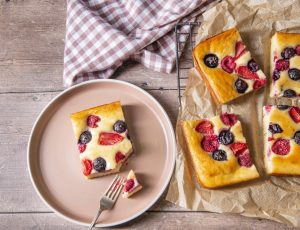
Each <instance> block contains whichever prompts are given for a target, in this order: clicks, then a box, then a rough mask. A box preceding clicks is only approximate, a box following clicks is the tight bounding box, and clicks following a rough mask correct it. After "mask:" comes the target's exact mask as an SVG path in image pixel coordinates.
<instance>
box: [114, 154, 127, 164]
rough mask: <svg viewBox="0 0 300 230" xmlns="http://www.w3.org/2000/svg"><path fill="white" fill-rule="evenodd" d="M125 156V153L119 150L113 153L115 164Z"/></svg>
mask: <svg viewBox="0 0 300 230" xmlns="http://www.w3.org/2000/svg"><path fill="white" fill-rule="evenodd" d="M124 158H125V155H124V154H123V153H121V152H117V153H116V155H115V159H116V162H117V164H118V163H119V162H120V161H122V160H123V159H124Z"/></svg>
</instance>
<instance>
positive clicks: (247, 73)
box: [237, 66, 259, 79]
mask: <svg viewBox="0 0 300 230" xmlns="http://www.w3.org/2000/svg"><path fill="white" fill-rule="evenodd" d="M237 74H238V75H239V76H240V77H242V78H244V79H259V78H258V76H257V74H256V73H253V72H252V71H251V70H250V69H248V67H247V66H240V67H239V68H238V69H237Z"/></svg>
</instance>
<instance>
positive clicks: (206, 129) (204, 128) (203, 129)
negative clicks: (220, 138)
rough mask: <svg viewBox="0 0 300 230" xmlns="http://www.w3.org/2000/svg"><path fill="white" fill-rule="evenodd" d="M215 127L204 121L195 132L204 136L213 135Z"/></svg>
mask: <svg viewBox="0 0 300 230" xmlns="http://www.w3.org/2000/svg"><path fill="white" fill-rule="evenodd" d="M213 129H214V126H213V124H212V123H211V122H210V121H207V120H203V121H201V122H200V123H199V124H198V125H197V126H196V128H195V130H196V131H197V132H199V133H202V134H212V133H213V132H214V130H213Z"/></svg>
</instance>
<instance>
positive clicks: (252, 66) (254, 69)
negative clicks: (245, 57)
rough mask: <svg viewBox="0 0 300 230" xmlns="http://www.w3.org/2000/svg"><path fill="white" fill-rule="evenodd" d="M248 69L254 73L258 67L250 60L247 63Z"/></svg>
mask: <svg viewBox="0 0 300 230" xmlns="http://www.w3.org/2000/svg"><path fill="white" fill-rule="evenodd" d="M247 66H248V69H250V71H251V72H256V71H257V70H258V65H257V64H256V62H255V61H254V60H253V59H251V60H250V61H249V62H248V65H247Z"/></svg>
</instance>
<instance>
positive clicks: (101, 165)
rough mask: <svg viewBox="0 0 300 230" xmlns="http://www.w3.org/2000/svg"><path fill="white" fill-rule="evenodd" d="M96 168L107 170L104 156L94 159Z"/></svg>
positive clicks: (98, 170) (99, 170)
mask: <svg viewBox="0 0 300 230" xmlns="http://www.w3.org/2000/svg"><path fill="white" fill-rule="evenodd" d="M93 165H94V169H95V170H96V171H97V172H101V171H105V168H106V161H105V160H104V159H103V158H102V157H98V158H96V159H95V160H93Z"/></svg>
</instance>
